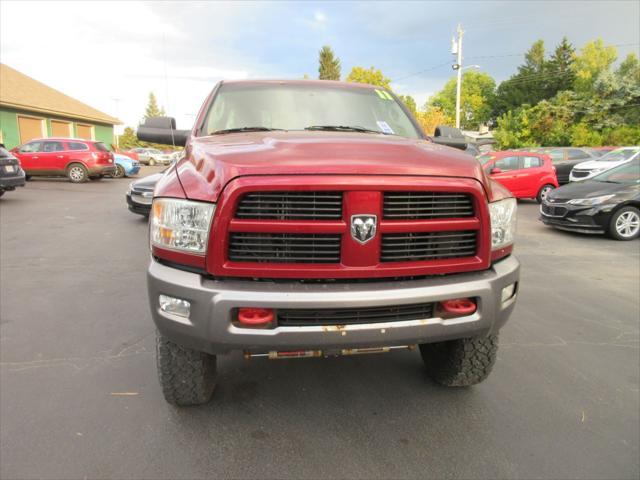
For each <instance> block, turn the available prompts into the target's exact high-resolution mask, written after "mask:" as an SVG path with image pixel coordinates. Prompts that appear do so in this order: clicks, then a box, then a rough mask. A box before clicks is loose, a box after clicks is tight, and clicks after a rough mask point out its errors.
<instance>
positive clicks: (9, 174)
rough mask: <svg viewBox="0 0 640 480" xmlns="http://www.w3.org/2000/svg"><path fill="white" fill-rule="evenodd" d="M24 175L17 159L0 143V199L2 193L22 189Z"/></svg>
mask: <svg viewBox="0 0 640 480" xmlns="http://www.w3.org/2000/svg"><path fill="white" fill-rule="evenodd" d="M24 184H25V173H24V170H22V168H21V167H20V162H19V161H18V159H17V158H16V157H15V156H14V155H12V154H11V152H9V151H8V150H7V149H6V148H5V147H4V145H3V144H1V143H0V197H1V196H2V195H4V192H9V191H11V190H15V189H16V187H24Z"/></svg>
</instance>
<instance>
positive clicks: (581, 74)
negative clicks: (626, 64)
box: [572, 38, 618, 93]
mask: <svg viewBox="0 0 640 480" xmlns="http://www.w3.org/2000/svg"><path fill="white" fill-rule="evenodd" d="M617 56H618V55H617V53H616V49H615V47H607V46H605V44H604V42H603V41H602V39H600V38H599V39H597V40H595V41H593V42H589V43H587V44H586V45H585V46H584V47H583V48H582V50H581V51H580V55H578V56H576V59H575V61H574V62H573V65H572V68H573V71H574V73H575V76H576V78H575V81H574V83H573V86H574V89H575V90H576V91H577V92H583V93H584V92H589V91H590V90H591V89H592V87H593V85H594V83H595V81H596V79H597V78H598V75H599V74H600V73H602V72H606V71H608V70H609V68H610V67H611V65H612V64H613V62H615V61H616V58H617Z"/></svg>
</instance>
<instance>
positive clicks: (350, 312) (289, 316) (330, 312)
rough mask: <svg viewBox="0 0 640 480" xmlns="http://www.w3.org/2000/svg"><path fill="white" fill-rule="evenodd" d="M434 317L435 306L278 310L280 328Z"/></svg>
mask: <svg viewBox="0 0 640 480" xmlns="http://www.w3.org/2000/svg"><path fill="white" fill-rule="evenodd" d="M432 317H433V304H432V303H419V304H412V305H391V306H384V307H363V308H336V309H326V308H321V309H317V308H314V309H286V310H278V311H277V318H278V325H280V326H283V327H285V326H286V327H310V326H318V325H353V324H359V323H382V322H401V321H406V320H425V319H428V318H432Z"/></svg>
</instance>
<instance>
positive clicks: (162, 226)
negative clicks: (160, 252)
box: [149, 198, 216, 254]
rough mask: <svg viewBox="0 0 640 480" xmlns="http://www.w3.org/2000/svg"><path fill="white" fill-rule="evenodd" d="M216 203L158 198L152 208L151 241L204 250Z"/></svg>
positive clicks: (183, 248) (171, 247)
mask: <svg viewBox="0 0 640 480" xmlns="http://www.w3.org/2000/svg"><path fill="white" fill-rule="evenodd" d="M215 208H216V206H215V204H213V203H202V202H192V201H189V200H177V199H173V198H155V199H154V200H153V206H152V208H151V221H150V228H149V230H150V236H151V244H152V245H156V246H158V247H161V248H169V249H172V250H181V251H184V252H189V253H196V254H204V253H206V251H207V243H208V242H209V228H210V227H211V219H212V218H213V212H214V211H215Z"/></svg>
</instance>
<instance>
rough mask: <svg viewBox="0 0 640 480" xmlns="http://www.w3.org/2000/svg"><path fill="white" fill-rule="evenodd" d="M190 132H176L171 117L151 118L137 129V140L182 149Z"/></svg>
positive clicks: (174, 122) (174, 120) (173, 120)
mask: <svg viewBox="0 0 640 480" xmlns="http://www.w3.org/2000/svg"><path fill="white" fill-rule="evenodd" d="M190 133H191V130H176V119H175V118H172V117H152V118H147V119H146V120H145V122H144V123H143V124H142V125H140V126H139V127H138V131H137V136H138V140H141V141H143V142H151V143H161V144H163V145H175V146H180V147H184V146H185V144H186V143H187V139H188V138H189V134H190Z"/></svg>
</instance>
